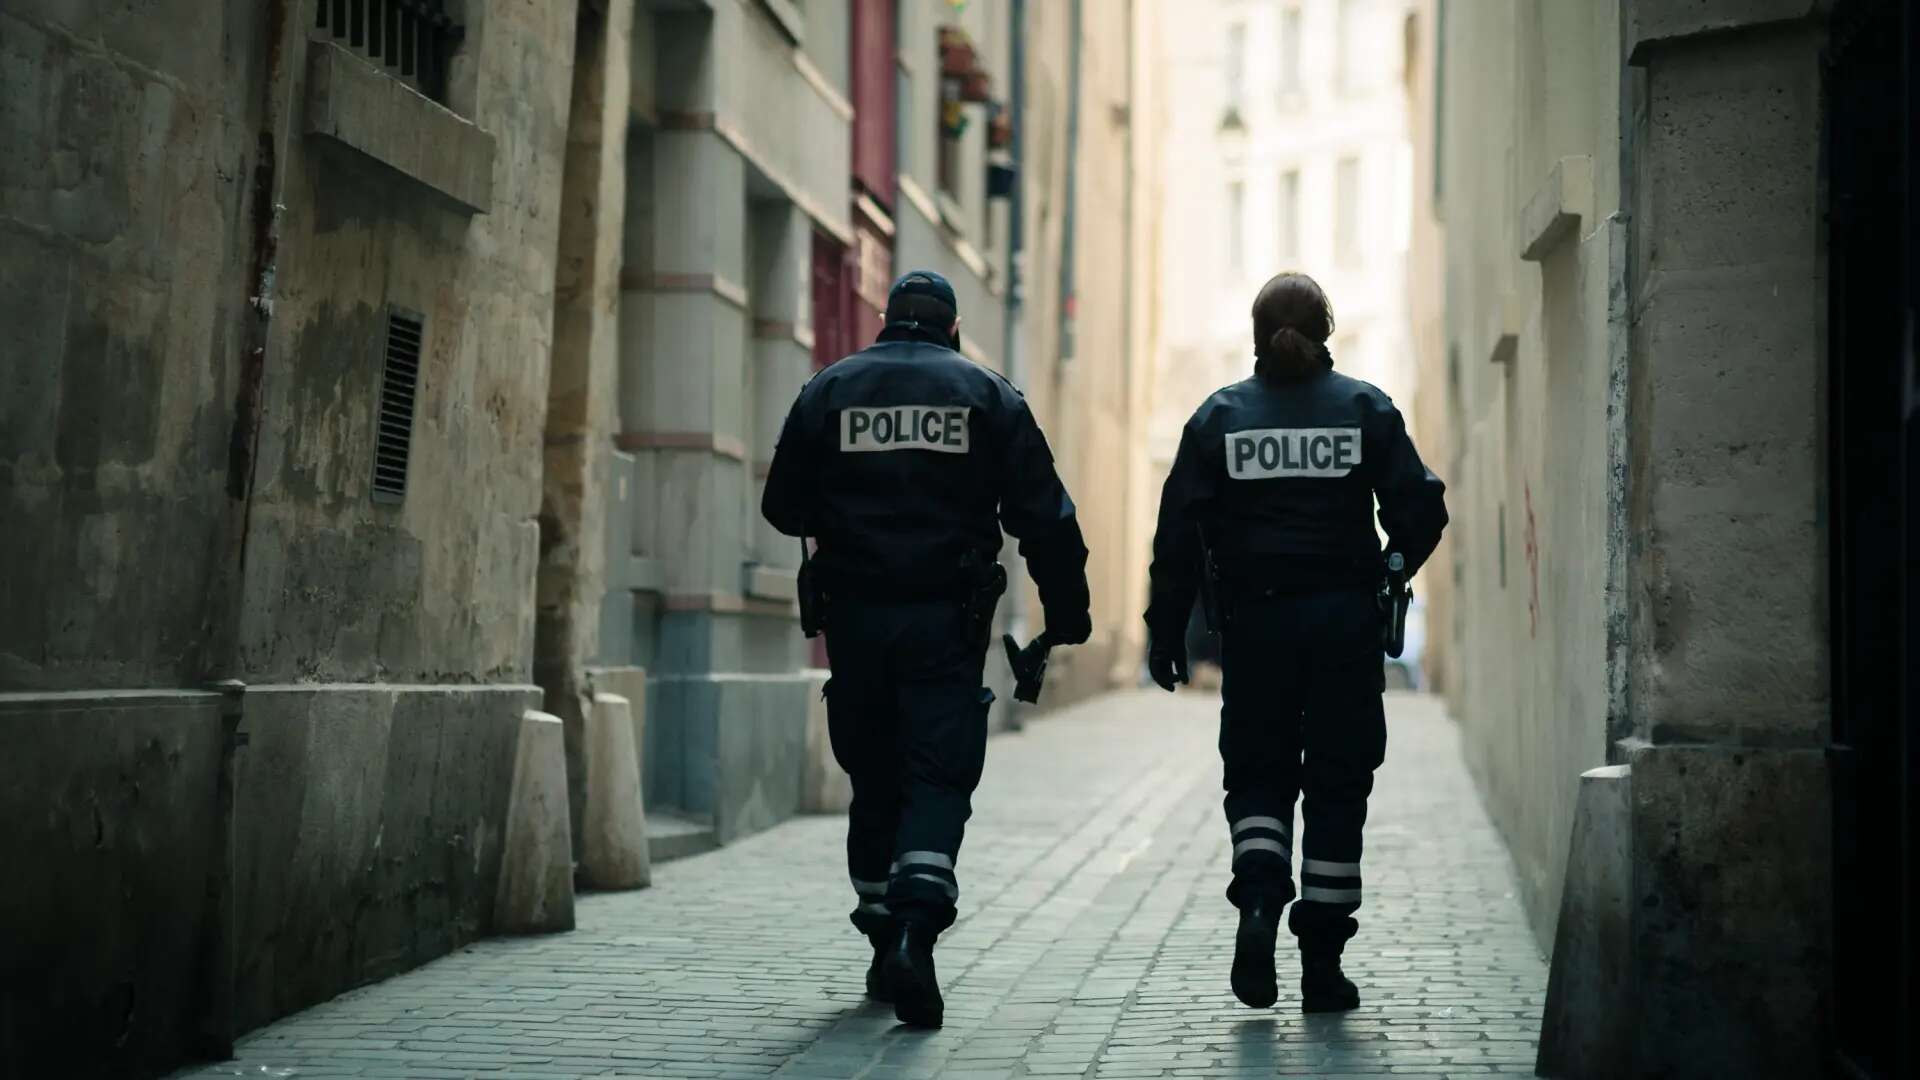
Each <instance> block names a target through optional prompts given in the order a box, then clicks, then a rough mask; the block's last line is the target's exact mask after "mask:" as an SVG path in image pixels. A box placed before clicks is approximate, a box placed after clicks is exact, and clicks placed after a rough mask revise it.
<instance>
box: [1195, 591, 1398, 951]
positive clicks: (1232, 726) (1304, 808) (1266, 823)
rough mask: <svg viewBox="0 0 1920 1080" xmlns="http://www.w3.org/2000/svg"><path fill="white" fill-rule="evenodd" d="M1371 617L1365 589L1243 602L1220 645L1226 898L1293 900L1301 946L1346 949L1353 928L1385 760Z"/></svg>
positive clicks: (1373, 611) (1235, 900)
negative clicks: (1372, 798)
mask: <svg viewBox="0 0 1920 1080" xmlns="http://www.w3.org/2000/svg"><path fill="white" fill-rule="evenodd" d="M1377 618H1378V615H1377V609H1376V608H1375V606H1374V601H1373V597H1372V596H1371V595H1370V594H1368V593H1366V592H1364V591H1354V592H1322V593H1309V594H1304V595H1298V596H1278V597H1264V598H1256V599H1253V600H1242V601H1239V602H1237V603H1236V606H1235V610H1234V615H1233V622H1232V623H1231V625H1230V627H1229V629H1228V631H1227V633H1226V634H1225V635H1223V638H1222V642H1221V644H1222V658H1221V659H1222V663H1221V668H1222V675H1223V682H1222V686H1221V710H1220V756H1221V760H1222V762H1223V763H1224V765H1225V787H1226V800H1225V804H1226V806H1225V808H1226V816H1227V822H1228V826H1229V828H1230V830H1231V832H1232V835H1233V841H1234V860H1233V882H1232V883H1231V884H1230V885H1229V886H1228V888H1227V897H1228V899H1230V900H1231V901H1232V902H1233V903H1234V904H1236V905H1239V906H1245V905H1246V904H1248V903H1250V902H1252V901H1254V900H1256V899H1264V900H1266V901H1267V902H1268V903H1270V904H1284V903H1286V902H1288V901H1290V900H1294V899H1295V897H1296V896H1297V897H1298V902H1297V903H1295V904H1294V905H1293V910H1292V912H1291V914H1290V916H1289V924H1290V926H1291V927H1292V929H1293V931H1294V933H1296V934H1301V935H1303V936H1332V937H1339V938H1342V939H1344V938H1345V937H1349V936H1351V935H1352V933H1353V930H1354V929H1355V927H1356V926H1357V924H1356V923H1355V922H1354V920H1353V913H1354V912H1355V911H1356V910H1357V909H1358V908H1359V906H1360V899H1361V881H1360V849H1361V830H1362V827H1363V826H1364V825H1365V823H1366V818H1367V796H1368V795H1369V794H1370V793H1371V792H1372V790H1373V770H1374V769H1375V768H1376V767H1378V766H1379V764H1380V762H1381V760H1382V759H1383V758H1384V756H1385V751H1386V717H1385V714H1384V711H1383V710H1382V707H1381V700H1380V690H1381V685H1382V678H1383V671H1382V667H1381V660H1380V651H1379V643H1378V637H1377V632H1378V622H1377ZM1296 800H1298V801H1300V803H1301V807H1300V831H1299V834H1298V835H1299V839H1300V843H1299V844H1298V845H1297V850H1298V851H1299V852H1300V854H1301V856H1302V859H1301V863H1300V879H1299V888H1298V890H1297V891H1296V889H1295V886H1294V881H1293V875H1292V869H1293V867H1292V854H1293V852H1294V851H1295V850H1296V845H1295V844H1294V843H1292V837H1293V832H1292V829H1291V826H1292V822H1293V810H1294V802H1295V801H1296ZM1257 840H1269V841H1273V843H1271V844H1258V843H1252V842H1250V841H1257Z"/></svg>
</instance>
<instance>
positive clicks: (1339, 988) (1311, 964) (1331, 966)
mask: <svg viewBox="0 0 1920 1080" xmlns="http://www.w3.org/2000/svg"><path fill="white" fill-rule="evenodd" d="M1346 944H1347V943H1346V941H1345V940H1343V939H1339V938H1333V939H1316V938H1305V937H1303V938H1301V939H1300V1011H1301V1012H1310V1013H1324V1012H1345V1011H1347V1010H1348V1009H1353V1008H1358V1007H1359V1005H1360V991H1359V989H1358V988H1356V987H1355V986H1354V985H1353V983H1352V981H1350V980H1349V979H1348V978H1347V977H1346V975H1345V974H1343V973H1342V972H1341V971H1340V951H1341V950H1342V949H1343V948H1345V947H1346Z"/></svg>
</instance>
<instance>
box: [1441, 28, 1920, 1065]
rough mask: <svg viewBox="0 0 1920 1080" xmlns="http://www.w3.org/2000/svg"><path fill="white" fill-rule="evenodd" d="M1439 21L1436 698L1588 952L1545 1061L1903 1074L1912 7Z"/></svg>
mask: <svg viewBox="0 0 1920 1080" xmlns="http://www.w3.org/2000/svg"><path fill="white" fill-rule="evenodd" d="M1413 25H1414V29H1415V31H1416V33H1417V34H1418V35H1419V40H1418V42H1417V44H1416V47H1415V48H1414V50H1413V54H1414V55H1415V56H1416V57H1417V66H1418V68H1419V71H1417V72H1416V78H1415V79H1414V80H1412V81H1411V82H1410V84H1409V90H1410V97H1409V101H1410V112H1411V115H1412V118H1413V119H1412V122H1413V124H1414V125H1415V127H1416V130H1417V131H1418V132H1419V135H1420V137H1419V139H1418V141H1417V143H1416V145H1417V148H1418V156H1419V158H1420V163H1419V166H1418V167H1417V169H1416V174H1417V176H1418V178H1419V179H1418V183H1417V185H1416V203H1415V207H1416V216H1417V218H1418V219H1419V221H1418V222H1417V224H1416V225H1415V228H1414V235H1415V237H1416V251H1417V253H1418V255H1417V259H1416V268H1415V275H1416V278H1417V279H1419V280H1417V281H1416V284H1415V285H1414V287H1413V292H1414V295H1415V297H1416V298H1417V300H1416V311H1415V328H1416V331H1415V341H1416V345H1417V351H1418V356H1419V368H1420V389H1419V393H1418V401H1419V414H1420V416H1421V419H1422V424H1423V427H1431V426H1432V425H1435V424H1442V425H1443V426H1444V427H1445V429H1446V435H1445V436H1444V440H1445V451H1444V453H1445V455H1446V457H1447V460H1448V461H1449V466H1448V471H1447V472H1446V474H1445V475H1446V477H1447V480H1448V481H1449V484H1450V488H1451V490H1450V492H1449V505H1450V508H1451V509H1452V511H1453V517H1454V521H1453V524H1452V526H1451V527H1450V529H1449V535H1450V543H1451V548H1450V551H1449V552H1448V553H1447V554H1445V555H1444V556H1442V557H1443V558H1445V559H1446V560H1447V563H1444V564H1442V563H1439V561H1438V560H1436V565H1434V566H1433V567H1432V569H1430V570H1429V571H1428V573H1427V575H1426V576H1428V577H1430V578H1431V577H1434V576H1446V577H1448V578H1450V585H1451V589H1450V591H1448V592H1446V593H1444V597H1445V599H1444V601H1443V602H1444V603H1445V605H1446V606H1447V608H1448V610H1447V611H1445V612H1443V613H1441V614H1440V615H1439V617H1438V618H1437V619H1436V620H1435V627H1434V631H1435V634H1436V635H1439V636H1441V637H1443V639H1444V646H1443V647H1442V648H1439V649H1437V650H1436V653H1435V657H1434V659H1435V660H1436V661H1437V670H1436V673H1435V674H1436V678H1435V682H1436V683H1437V684H1438V685H1440V686H1442V687H1443V688H1444V689H1445V691H1446V693H1447V696H1448V698H1449V701H1450V703H1451V705H1452V707H1453V712H1454V714H1455V715H1456V716H1457V717H1458V718H1459V721H1460V724H1461V728H1462V733H1463V740H1464V745H1465V747H1466V750H1467V754H1468V758H1469V763H1470V765H1471V767H1472V769H1473V772H1474V774H1475V777H1476V779H1477V780H1478V782H1479V784H1480V787H1481V790H1482V793H1483V795H1484V797H1485V800H1486V803H1487V806H1488V809H1489V811H1490V812H1491V814H1492V816H1493V818H1494V820H1495V821H1496V823H1498V825H1499V826H1500V827H1501V829H1502V830H1503V832H1504V834H1505V836H1506V838H1507V841H1508V844H1509V846H1510V848H1511V850H1512V853H1513V856H1514V861H1515V864H1516V867H1517V869H1518V871H1519V876H1520V883H1521V893H1522V897H1523V899H1524V901H1525V904H1526V907H1527V910H1528V912H1529V914H1530V916H1531V918H1532V921H1533V925H1534V927H1535V930H1536V933H1537V934H1538V937H1539V940H1540V943H1541V945H1542V948H1543V949H1551V950H1552V953H1553V968H1552V985H1551V987H1550V989H1549V992H1548V1000H1547V1007H1546V1012H1545V1024H1544V1027H1543V1031H1542V1042H1541V1055H1540V1066H1541V1070H1542V1072H1543V1073H1545V1074H1547V1075H1556V1076H1558V1075H1566V1076H1621V1075H1676V1076H1677V1075H1707V1074H1714V1075H1745V1076H1783V1077H1784V1076H1811V1075H1826V1074H1828V1071H1829V1070H1830V1069H1835V1068H1841V1063H1842V1062H1844V1063H1845V1066H1844V1068H1842V1072H1841V1074H1844V1075H1857V1076H1875V1077H1878V1076H1895V1075H1904V1074H1905V1073H1906V1072H1907V1071H1908V1070H1910V1068H1911V1063H1912V1058H1911V1053H1912V1049H1911V1039H1910V1037H1909V1036H1908V1035H1906V1034H1903V1033H1902V1028H1903V1025H1900V1024H1898V1023H1894V1022H1891V1021H1890V1020H1889V1019H1888V1018H1889V1017H1891V1016H1894V1015H1900V1014H1902V1013H1901V1011H1902V1010H1910V1009H1911V1008H1912V1004H1911V1003H1912V1000H1913V999H1912V982H1913V979H1912V962H1911V960H1910V959H1901V958H1902V957H1910V956H1911V944H1912V940H1913V938H1912V915H1911V911H1912V908H1913V901H1912V894H1911V891H1910V889H1911V886H1910V884H1906V882H1908V881H1910V877H1909V876H1908V875H1910V870H1908V869H1903V868H1907V867H1910V866H1911V858H1912V855H1911V831H1910V825H1909V824H1903V823H1902V813H1901V812H1900V811H1898V810H1895V809H1893V808H1894V807H1896V806H1899V805H1903V804H1902V803H1901V800H1902V799H1903V798H1907V797H1910V796H1905V795H1903V794H1902V793H1903V792H1911V790H1912V787H1913V778H1914V768H1913V764H1912V763H1913V758H1912V755H1911V747H1912V745H1913V741H1912V740H1913V732H1914V727H1913V724H1914V721H1913V713H1912V691H1911V680H1912V672H1913V671H1914V670H1915V668H1914V663H1913V660H1912V653H1911V648H1912V644H1911V643H1912V638H1911V631H1910V629H1909V630H1908V631H1906V634H1907V636H1905V637H1903V636H1902V632H1901V630H1900V629H1899V628H1900V627H1901V626H1903V625H1905V626H1907V627H1911V620H1912V617H1913V611H1914V607H1913V601H1912V591H1911V590H1912V583H1911V576H1910V575H1911V566H1912V563H1911V562H1908V563H1907V567H1908V569H1907V571H1906V572H1905V573H1904V574H1903V573H1902V572H1901V571H1900V570H1899V569H1898V566H1899V563H1900V559H1901V558H1902V557H1903V556H1901V555H1900V554H1899V552H1901V551H1906V552H1909V553H1910V552H1911V551H1912V550H1913V547H1912V545H1913V538H1912V534H1911V526H1910V525H1903V524H1901V521H1902V514H1903V511H1902V510H1901V507H1903V506H1910V505H1911V498H1912V494H1911V493H1912V490H1913V488H1912V472H1911V470H1912V467H1913V466H1912V462H1913V460H1914V459H1913V457H1912V450H1911V445H1912V444H1911V431H1912V416H1913V400H1914V399H1913V396H1912V395H1911V393H1910V391H1909V392H1907V393H1905V394H1904V395H1903V394H1902V393H1901V392H1899V391H1897V390H1895V388H1896V387H1899V386H1903V385H1905V386H1908V387H1910V386H1911V385H1912V378H1913V375H1912V372H1913V363H1914V361H1913V351H1912V345H1911V342H1910V341H1909V342H1907V343H1906V344H1905V345H1902V344H1900V343H1899V342H1897V341H1896V340H1895V339H1896V338H1897V337H1898V332H1897V331H1896V330H1894V327H1895V326H1897V325H1907V326H1908V327H1909V328H1910V326H1911V323H1910V321H1909V320H1910V319H1911V318H1912V316H1911V312H1912V310H1913V292H1912V288H1913V277H1912V269H1911V264H1912V236H1913V234H1912V214H1911V205H1910V203H1911V190H1912V183H1911V175H1910V173H1907V172H1904V171H1903V170H1904V169H1905V168H1907V166H1905V165H1903V164H1901V162H1903V161H1906V160H1910V159H1909V158H1907V157H1905V156H1903V155H1905V154H1907V153H1908V151H1905V150H1902V149H1901V147H1902V146H1903V145H1910V144H1911V141H1912V126H1911V123H1910V118H1911V115H1912V112H1911V109H1912V98H1911V83H1910V81H1903V80H1902V78H1901V77H1900V76H1899V75H1898V72H1899V71H1901V70H1902V67H1903V65H1905V66H1906V69H1907V70H1909V71H1910V70H1911V62H1912V56H1913V54H1914V47H1913V41H1914V37H1913V34H1914V29H1915V28H1914V19H1913V16H1912V13H1911V11H1908V10H1906V9H1905V8H1904V6H1902V5H1891V4H1874V3H1857V4H1856V3H1840V4H1831V5H1829V4H1812V3H1778V4H1754V3H1707V4H1697V5H1687V6H1686V7H1685V9H1684V10H1682V9H1681V8H1680V7H1677V6H1675V5H1663V4H1652V3H1642V2H1634V0H1621V2H1618V3H1611V2H1610V3H1600V4H1587V3H1549V4H1529V3H1486V4H1478V3H1475V4H1467V3H1448V2H1446V0H1437V2H1435V0H1428V2H1425V3H1423V4H1422V5H1421V6H1420V9H1419V12H1418V17H1417V19H1416V21H1415V23H1414V24H1413ZM1896 118H1906V122H1904V123H1902V122H1898V121H1897V119H1896ZM1869 162H1877V163H1878V164H1877V165H1870V164H1868V163H1869ZM1903 455H1904V456H1903ZM1903 461H1904V462H1905V464H1904V465H1902V464H1901V463H1902V462H1903ZM1903 477H1904V479H1902V478H1903ZM1904 557H1905V558H1908V559H1910V558H1911V556H1910V555H1907V556H1904ZM1436 572H1437V574H1436ZM1902 642H1904V644H1902ZM1903 649H1904V650H1907V651H1906V652H1904V653H1903V652H1902V651H1901V650H1903ZM1906 805H1910V804H1906ZM1907 821H1910V818H1907ZM1896 941H1897V942H1902V943H1904V944H1903V945H1900V946H1897V947H1896V946H1894V945H1893V943H1894V942H1896ZM1875 943H1878V945H1877V946H1876V944H1875Z"/></svg>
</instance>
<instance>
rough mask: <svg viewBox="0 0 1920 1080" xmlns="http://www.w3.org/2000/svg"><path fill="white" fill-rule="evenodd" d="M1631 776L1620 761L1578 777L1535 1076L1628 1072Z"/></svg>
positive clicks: (1604, 1079)
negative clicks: (1576, 804)
mask: <svg viewBox="0 0 1920 1080" xmlns="http://www.w3.org/2000/svg"><path fill="white" fill-rule="evenodd" d="M1632 784H1633V772H1632V770H1631V769H1630V768H1629V767H1628V766H1625V765H1608V766H1605V767H1604V768H1599V769H1590V770H1588V771H1587V772H1585V773H1583V774H1581V777H1580V795H1579V804H1578V807H1577V809H1576V810H1575V811H1574V819H1573V839H1572V841H1571V843H1570V844H1569V845H1568V855H1567V880H1566V888H1565V890H1564V891H1563V892H1562V893H1561V901H1560V919H1559V922H1558V924H1557V928H1556V930H1555V934H1554V944H1553V967H1552V970H1551V973H1550V974H1549V977H1548V981H1547V1005H1546V1013H1545V1016H1544V1017H1543V1018H1542V1020H1541V1024H1540V1054H1539V1059H1538V1062H1537V1068H1536V1071H1537V1072H1538V1073H1539V1075H1541V1076H1565V1077H1594V1078H1596V1080H1608V1078H1611V1077H1617V1076H1626V1075H1628V1074H1629V1072H1630V1069H1629V1067H1628V1066H1629V1060H1630V1055H1629V1053H1628V1051H1629V1049H1630V1047H1631V1045H1632V1044H1631V1042H1630V1039H1629V1030H1630V1027H1631V1017H1632V997H1633V995H1632V989H1633V987H1632V983H1631V980H1630V977H1629V976H1630V968H1629V966H1628V957H1629V950H1628V942H1629V940H1630V936H1631V932H1632V927H1631V919H1632V917H1633V904H1632V897H1631V892H1632V890H1631V880H1632V876H1633V862H1632V849H1631V847H1630V839H1631V837H1632V802H1631V798H1630V795H1631V792H1632Z"/></svg>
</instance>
